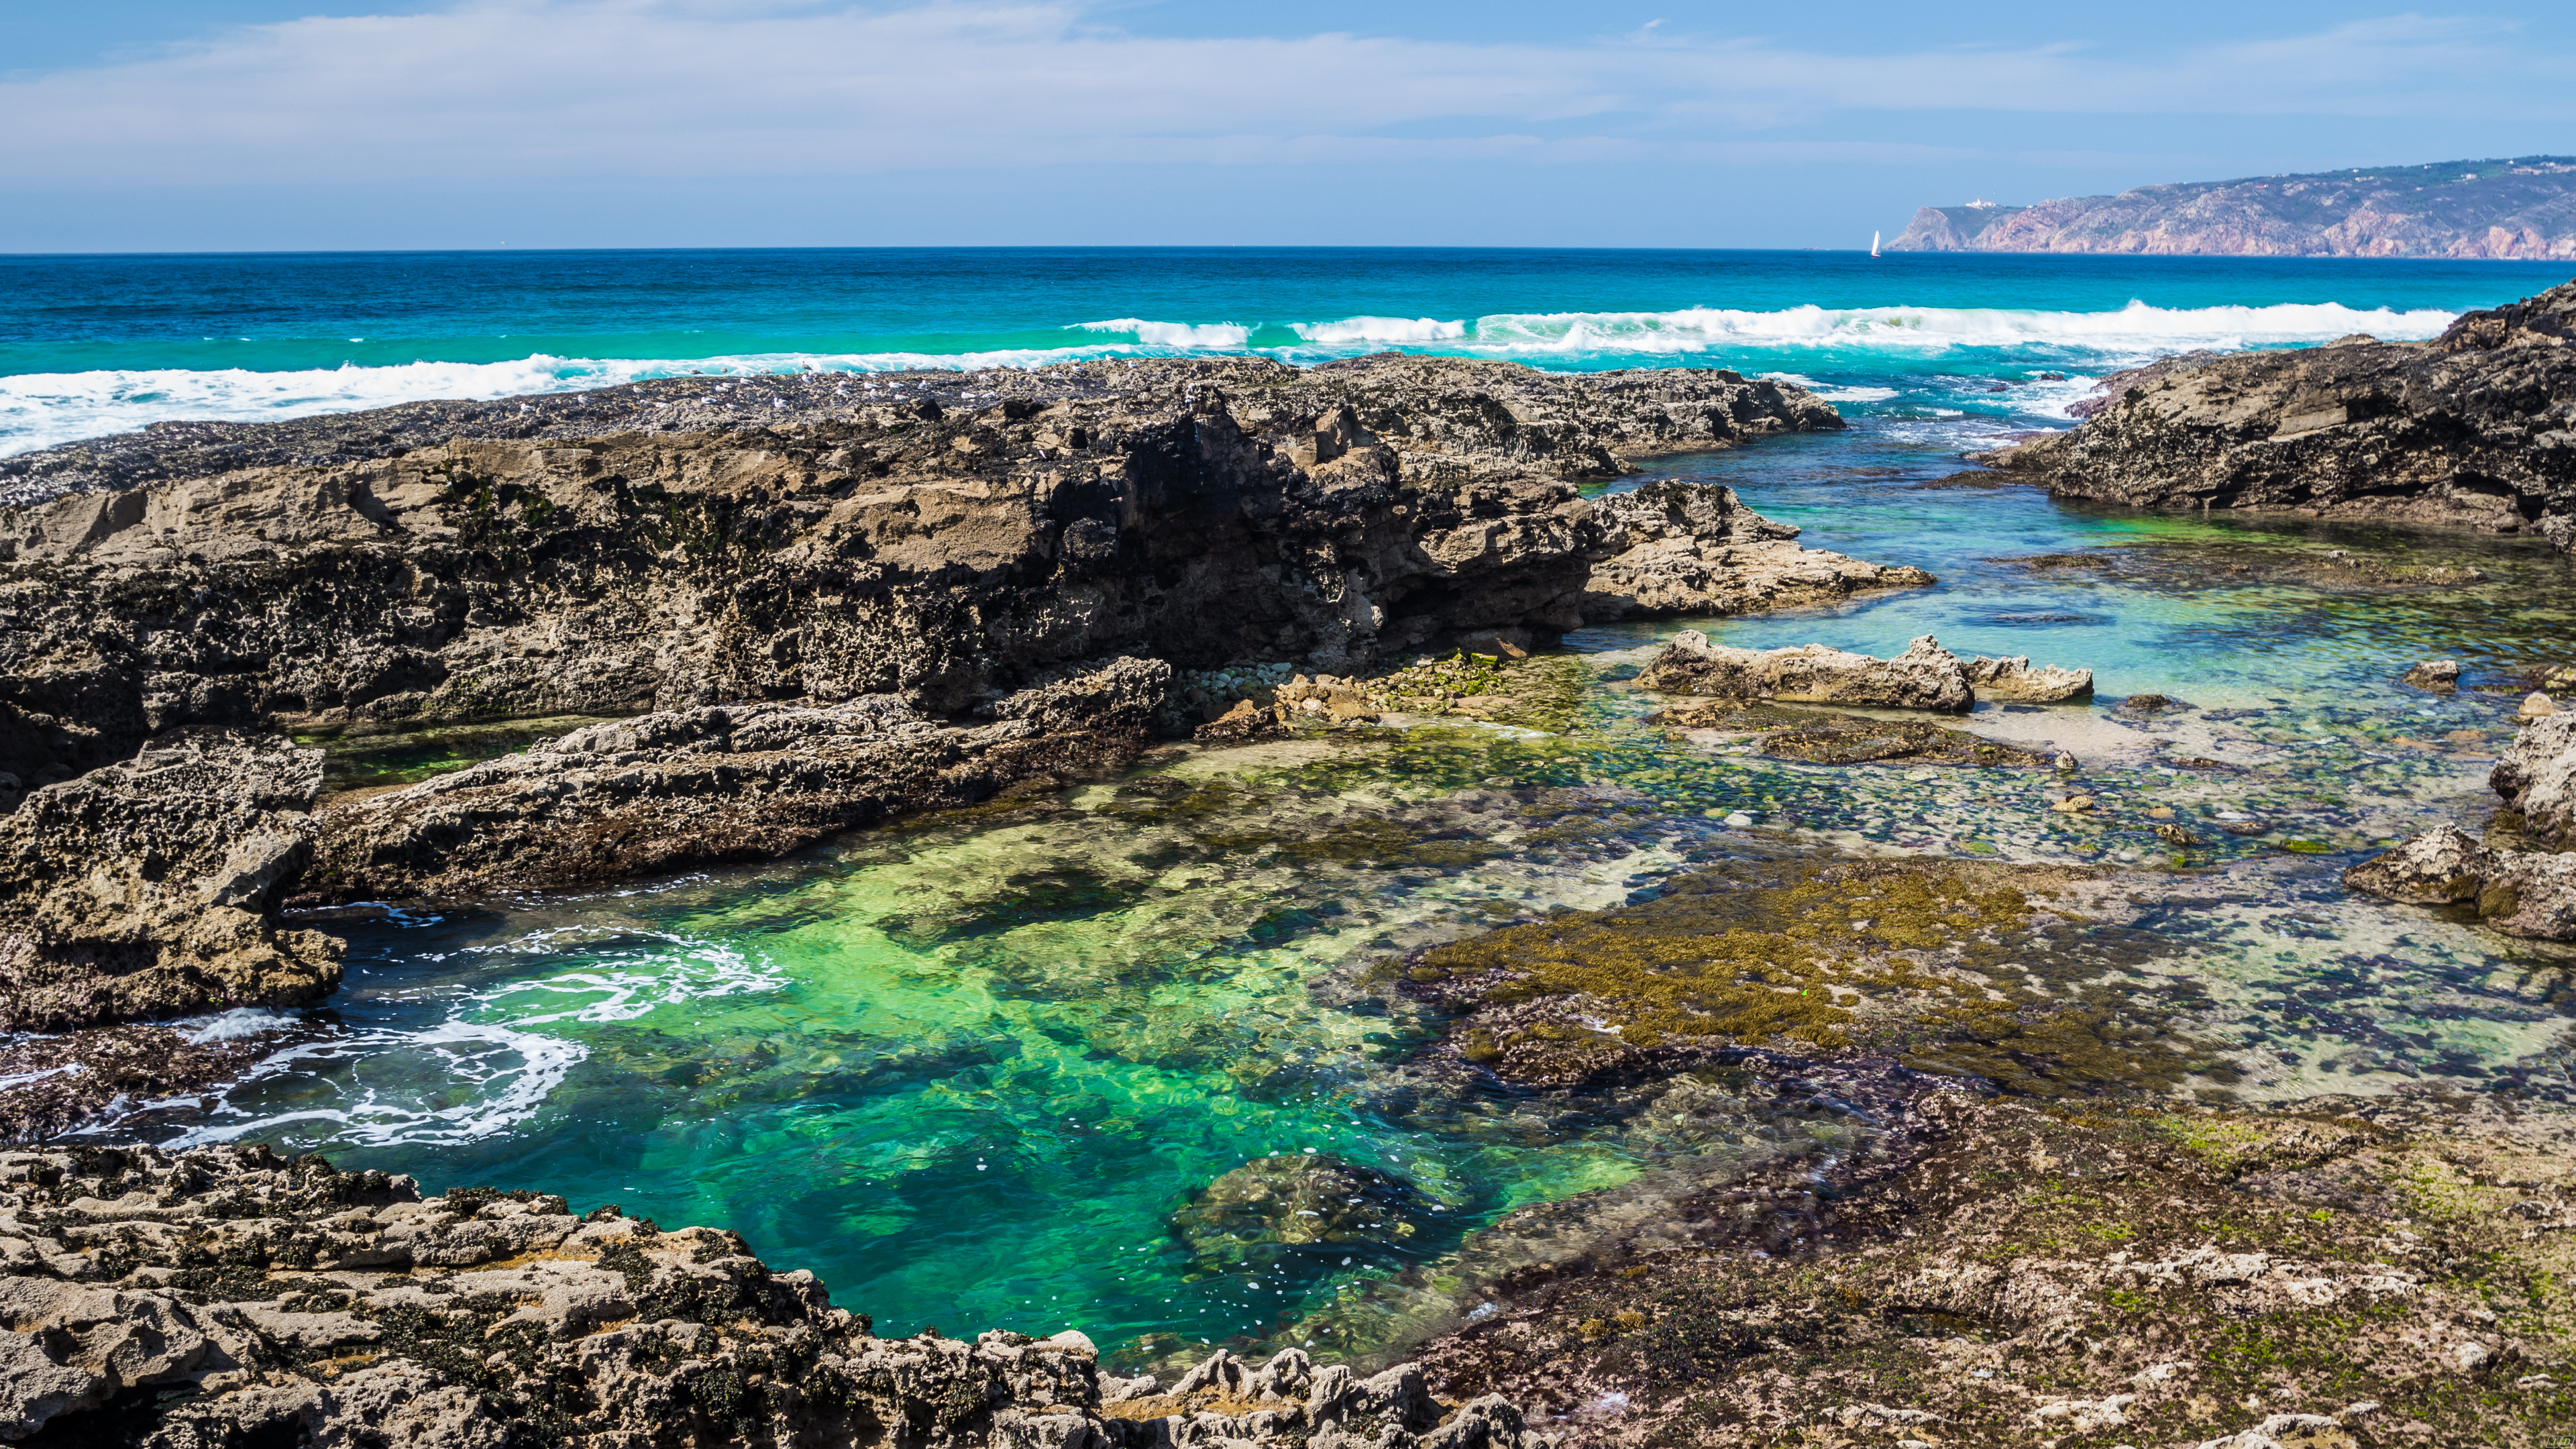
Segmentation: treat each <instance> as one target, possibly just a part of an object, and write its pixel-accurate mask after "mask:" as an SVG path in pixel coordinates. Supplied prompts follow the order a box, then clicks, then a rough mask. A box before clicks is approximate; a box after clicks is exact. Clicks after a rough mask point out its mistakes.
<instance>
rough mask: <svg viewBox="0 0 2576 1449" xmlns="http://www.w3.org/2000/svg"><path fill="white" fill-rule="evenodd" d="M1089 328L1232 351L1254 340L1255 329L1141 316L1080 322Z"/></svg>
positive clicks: (1159, 343) (1161, 343)
mask: <svg viewBox="0 0 2576 1449" xmlns="http://www.w3.org/2000/svg"><path fill="white" fill-rule="evenodd" d="M1074 326H1076V327H1078V328H1080V329H1082V330H1083V331H1085V332H1124V333H1127V334H1129V335H1130V336H1133V337H1134V338H1135V339H1136V340H1137V341H1138V342H1141V343H1143V344H1144V345H1146V346H1147V347H1178V348H1185V349H1188V350H1191V351H1200V350H1214V351H1219V352H1232V351H1236V350H1238V349H1240V348H1241V347H1242V346H1243V345H1244V344H1245V343H1247V342H1250V341H1251V340H1252V329H1251V328H1249V327H1244V326H1240V325H1238V324H1236V323H1232V322H1148V321H1146V320H1145V319H1143V318H1141V317H1114V318H1111V319H1110V320H1109V321H1106V322H1077V323H1075V324H1074Z"/></svg>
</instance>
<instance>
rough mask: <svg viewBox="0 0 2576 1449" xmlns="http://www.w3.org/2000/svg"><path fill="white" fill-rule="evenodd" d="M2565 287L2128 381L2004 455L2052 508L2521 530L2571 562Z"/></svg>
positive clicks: (2571, 372)
mask: <svg viewBox="0 0 2576 1449" xmlns="http://www.w3.org/2000/svg"><path fill="white" fill-rule="evenodd" d="M2571 405H2576V283H2569V284H2567V285H2565V286H2560V287H2554V288H2552V289H2550V290H2549V291H2546V292H2543V293H2541V294H2539V295H2538V296H2535V297H2531V298H2527V299H2525V300H2523V301H2520V302H2516V303H2513V304H2512V305H2510V306H2506V307H2498V308H2492V309H2489V310H2486V311H2481V312H2470V313H2468V314H2466V315H2464V316H2462V317H2461V318H2460V319H2459V320H2458V321H2456V322H2454V323H2452V324H2451V326H2450V328H2449V329H2448V330H2447V331H2445V332H2444V333H2443V334H2442V336H2441V337H2440V338H2439V339H2437V340H2435V341H2434V342H2432V343H2429V344H2426V345H2422V346H2416V345H2408V344H2392V343H2383V342H2377V341H2374V340H2371V339H2369V338H2353V339H2346V340H2345V341H2343V342H2340V343H2337V344H2335V345H2332V346H2328V347H2312V348H2298V349H2295V350H2290V351H2262V352H2245V353H2238V354H2235V355H2233V356H2227V357H2218V358H2212V359H2209V360H2207V361H2204V362H2201V363H2199V364H2197V365H2194V366H2189V367H2175V368H2173V369H2171V370H2169V371H2165V372H2161V373H2150V374H2145V375H2140V376H2138V377H2137V378H2136V379H2135V380H2134V381H2133V382H2131V383H2130V384H2129V385H2127V386H2125V387H2123V388H2122V390H2121V391H2120V393H2119V395H2118V396H2117V397H2116V398H2115V399H2113V400H2112V401H2111V402H2110V403H2109V405H2108V406H2106V407H2104V408H2103V409H2102V410H2101V411H2100V412H2099V413H2097V414H2096V415H2095V416H2093V417H2091V418H2088V419H2086V420H2085V421H2084V422H2083V423H2082V424H2081V425H2079V426H2078V427H2077V428H2076V429H2075V430H2074V431H2072V432H2068V433H2061V434H2056V435H2054V436H2051V437H2047V438H2043V439H2040V440H2039V441H2037V442H2032V443H2026V444H2024V445H2022V446H2020V447H2018V448H2015V449H2012V450H2010V451H2009V452H2007V453H2005V454H2003V455H2001V456H2000V457H1999V458H1998V459H1997V460H1996V461H1997V462H1998V463H1999V464H2000V465H2001V466H2003V467H2006V468H2009V469H2013V470H2016V471H2024V472H2028V473H2032V474H2037V475H2041V476H2044V477H2045V478H2046V480H2047V482H2048V485H2049V487H2050V489H2051V490H2052V491H2053V492H2055V493H2056V494H2057V495H2058V496H2060V497H2066V498H2091V499H2101V500H2105V501H2109V502H2117V503H2127V504H2133V505H2138V506H2143V507H2151V508H2194V509H2210V508H2246V509H2280V510H2294V511H2297V512H2300V513H2305V514H2310V515H2314V516H2320V517H2328V518H2371V519H2393V520H2400V521H2408V522H2417V523H2428V524H2444V525H2464V526H2467V527H2472V528H2480V529H2487V530H2492V531H2494V532H2498V533H2534V534H2538V535H2540V536H2541V537H2543V538H2546V539H2548V540H2549V541H2550V542H2551V543H2552V544H2554V545H2556V546H2557V547H2558V549H2559V550H2560V551H2562V552H2567V551H2576V428H2571V427H2570V414H2569V409H2570V407H2571Z"/></svg>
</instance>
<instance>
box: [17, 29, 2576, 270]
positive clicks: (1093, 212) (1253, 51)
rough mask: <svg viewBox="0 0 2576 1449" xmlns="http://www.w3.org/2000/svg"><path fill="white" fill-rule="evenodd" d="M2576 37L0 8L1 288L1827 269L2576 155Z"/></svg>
mask: <svg viewBox="0 0 2576 1449" xmlns="http://www.w3.org/2000/svg"><path fill="white" fill-rule="evenodd" d="M2571 75H2576V6H2569V5H2566V4H2564V3H2563V0H2562V3H2560V4H2555V5H2539V4H2508V5H2492V4H2489V5H2479V6H2477V7H2476V8H2473V9H2462V10H2449V11H2443V12H2439V13H2431V12H2415V11H2400V10H2385V9H2378V8H2372V7H2371V6H2370V5H2369V3H2368V0H2363V4H2362V5H2361V6H2360V7H2359V8H2356V6H2354V5H2353V4H2350V3H2343V4H2331V5H2330V4H2306V3H2294V4H2277V5H2261V4H2246V3H2242V0H2237V3H2210V0H2167V3H2160V4H2158V5H2153V6H2103V5H2094V6H2070V5H2066V4H2064V3H2062V0H2060V3H2052V4H2035V3H2034V4H2024V3H2010V4H1992V5H1981V6H1962V5H1957V4H1952V5H1926V4H1922V3H1920V0H1912V3H1882V0H1847V3H1828V4H1812V3H1811V4H1804V5H1796V6H1789V5H1773V6H1753V5H1743V4H1724V5H1682V4H1676V3H1673V0H1636V3H1631V0H1594V3H1591V4H1588V5H1573V4H1566V3H1563V0H1555V3H1529V0H1482V3H1476V0H1458V3H1418V4H1404V3H1374V4H1372V3H1365V0H1314V3H1308V4H1301V5H1296V6H1283V5H1277V4H1267V5H1255V4H1246V3H1239V0H1192V3H1187V4H1183V3H1177V0H1173V3H1161V0H1132V3H1093V0H1005V3H986V4H978V3H930V4H917V3H901V0H893V3H883V4H873V5H853V4H847V3H830V0H462V3H424V0H390V3H373V4H365V3H361V4H350V5H339V4H334V3H333V0H300V3H294V0H190V3H184V4H182V3H172V0H83V3H80V4H68V3H61V0H49V3H37V0H0V137H6V138H7V140H6V142H5V143H0V251H16V252H30V251H191V250H324V249H387V248H396V249H399V248H449V247H473V248H482V247H530V248H541V247H590V246H874V245H1078V244H1096V245H1152V244H1171V245H1265V244H1266V245H1476V246H1709V247H1763V246H1777V247H1805V246H1814V247H1835V248H1844V247H1853V246H1859V245H1865V244H1866V240H1867V237H1868V234H1869V233H1870V232H1871V231H1873V230H1878V231H1884V232H1886V233H1887V234H1888V235H1891V236H1892V235H1894V234H1895V232H1896V231H1898V230H1900V229H1901V228H1902V227H1903V226H1904V225H1905V222H1906V219H1907V218H1908V217H1909V216H1911V215H1912V213H1913V211H1914V209H1915V208H1916V207H1917V206H1922V205H1929V204H1954V203H1957V202H1962V201H1966V200H1969V199H1971V198H1980V197H1981V198H1985V199H1989V200H1996V201H2005V202H2028V201H2035V200H2039V199H2042V198H2045V197H2050V196H2068V195H2090V194H2099V193H2104V192H2112V191H2118V190H2122V189H2124V188H2126V187H2130V186H2136V185H2142V184H2147V183H2152V182H2159V181H2194V180H2215V179H2222V178H2227V177H2234V176H2246V175H2260V174H2265V173H2271V172H2280V171H2309V170H2323V169H2327V168H2331V167H2338V166H2361V165H2382V164H2392V163H2403V162H2415V161H2442V160H2453V159H2463V158H2475V157H2486V156H2501V155H2524V154H2532V153H2560V154H2565V153H2576V86H2571V85H2569V84H2567V81H2566V78H2567V77H2568V76H2571Z"/></svg>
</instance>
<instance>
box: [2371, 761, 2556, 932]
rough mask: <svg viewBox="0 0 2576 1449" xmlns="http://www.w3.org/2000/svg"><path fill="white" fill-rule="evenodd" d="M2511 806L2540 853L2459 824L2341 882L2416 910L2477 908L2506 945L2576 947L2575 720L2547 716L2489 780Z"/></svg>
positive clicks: (2417, 838)
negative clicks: (2495, 842)
mask: <svg viewBox="0 0 2576 1449" xmlns="http://www.w3.org/2000/svg"><path fill="white" fill-rule="evenodd" d="M2488 781H2489V783H2490V784H2491V785H2492V786H2493V787H2494V788H2495V791H2496V793H2497V794H2499V795H2502V796H2503V797H2504V798H2505V799H2506V800H2507V801H2509V802H2511V804H2512V806H2513V807H2514V809H2515V813H2516V814H2518V816H2519V820H2520V824H2521V827H2522V830H2523V832H2524V833H2525V834H2527V836H2528V837H2529V838H2530V839H2531V840H2532V841H2533V842H2534V843H2535V844H2537V845H2539V846H2540V847H2541V848H2540V849H2537V850H2521V849H2516V848H2513V847H2512V846H2510V845H2503V846H2490V845H2487V844H2484V843H2482V842H2480V841H2477V840H2475V839H2472V838H2471V837H2470V836H2469V835H2468V834H2467V833H2466V832H2464V831H2462V830H2461V829H2460V828H2459V827H2457V826H2455V825H2437V826H2435V827H2433V828H2432V829H2431V830H2427V831H2424V832H2422V833H2421V834H2418V835H2414V836H2411V837H2409V838H2408V839H2407V840H2406V841H2404V842H2403V843H2401V844H2400V845H2399V846H2398V847H2397V848H2396V849H2394V850H2391V851H2388V852H2386V853H2384V854H2381V855H2375V856H2373V857H2371V858H2370V859H2368V860H2365V861H2363V862H2361V863H2360V864H2358V865H2355V866H2353V867H2352V868H2351V869H2349V870H2347V871H2345V872H2344V874H2343V883H2344V885H2345V886H2347V887H2349V888H2350V889H2353V890H2357V891H2360V892H2362V893H2364V894H2366V895H2374V896H2379V897H2382V898H2384V899H2387V900H2392V901H2403V902H2406V903H2408V904H2410V905H2425V906H2432V905H2463V904H2468V903H2472V902H2474V903H2475V904H2476V906H2477V912H2478V915H2479V917H2480V918H2481V919H2482V920H2484V921H2485V922H2486V924H2488V925H2490V926H2492V927H2494V928H2495V929H2497V930H2499V931H2502V932H2504V933H2505V934H2507V935H2510V936H2526V937H2530V938H2532V939H2535V940H2543V941H2576V850H2571V849H2570V848H2569V846H2570V843H2571V839H2576V802H2571V798H2570V796H2571V785H2576V716H2569V715H2544V716H2542V717H2541V718H2539V719H2535V720H2532V721H2530V722H2528V723H2526V724H2525V725H2523V727H2522V729H2521V731H2520V732H2519V733H2517V734H2516V735H2515V736H2514V740H2513V743H2512V744H2511V745H2510V746H2508V747H2507V748H2506V750H2505V753H2504V756H2503V758H2502V759H2500V760H2499V761H2497V763H2496V767H2495V769H2494V770H2493V771H2492V772H2491V773H2490V775H2489V776H2488Z"/></svg>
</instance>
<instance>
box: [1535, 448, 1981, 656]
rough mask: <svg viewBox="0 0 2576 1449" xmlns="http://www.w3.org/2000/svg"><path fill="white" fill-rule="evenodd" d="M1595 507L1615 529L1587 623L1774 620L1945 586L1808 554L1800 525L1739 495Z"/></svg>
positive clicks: (1670, 490) (1640, 496)
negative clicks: (1808, 609) (1856, 599)
mask: <svg viewBox="0 0 2576 1449" xmlns="http://www.w3.org/2000/svg"><path fill="white" fill-rule="evenodd" d="M1596 507H1597V508H1598V510H1599V512H1600V514H1601V515H1602V517H1603V519H1604V521H1605V523H1606V525H1607V527H1606V529H1605V531H1604V536H1603V540H1602V542H1601V544H1600V545H1599V546H1598V548H1597V551H1596V559H1595V562H1594V563H1593V565H1592V577H1591V579H1590V580H1589V581H1588V582H1587V583H1586V584H1585V586H1584V591H1583V614H1584V617H1585V618H1586V619H1587V620H1590V621H1592V622H1595V623H1603V622H1608V621H1610V620H1614V619H1622V618H1637V617H1659V616H1670V615H1675V614H1694V615H1712V614H1717V615H1723V614H1756V613H1768V612H1771V611H1774V610H1779V609H1790V608H1798V607H1803V606H1806V605H1812V604H1825V603H1832V602H1834V601H1835V600H1838V599H1845V598H1849V597H1850V596H1851V595H1853V594H1856V593H1862V592H1865V591H1869V590H1875V589H1908V588H1922V587H1925V586H1928V585H1930V584H1933V583H1937V582H1938V580H1936V579H1934V578H1933V577H1932V575H1930V574H1928V573H1925V572H1924V571H1923V570H1921V569H1918V568H1911V567H1905V566H1898V567H1894V568H1890V567H1885V566H1882V565H1879V564H1871V563H1863V562H1861V561H1860V560H1858V559H1855V558H1848V557H1845V556H1844V555H1842V554H1838V553H1828V552H1826V551H1824V550H1821V549H1803V548H1800V547H1798V546H1797V545H1796V544H1795V543H1793V542H1791V540H1793V539H1795V538H1796V537H1797V536H1798V532H1799V530H1798V529H1797V527H1796V526H1795V525H1792V524H1786V523H1774V522H1772V521H1771V520H1770V519H1767V518H1764V517H1763V516H1762V515H1761V514H1759V513H1756V512H1754V511H1753V510H1752V509H1750V508H1747V507H1745V506H1744V505H1743V503H1742V502H1741V501H1740V500H1738V499H1737V498H1736V496H1735V490H1734V489H1732V488H1722V487H1717V486H1714V485H1711V484H1705V483H1682V482H1674V481H1663V482H1655V483H1648V484H1646V485H1645V486H1643V487H1641V488H1638V489H1635V490H1633V491H1631V492H1627V493H1613V494H1610V495H1608V496H1606V497H1603V498H1601V499H1598V500H1596Z"/></svg>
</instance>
